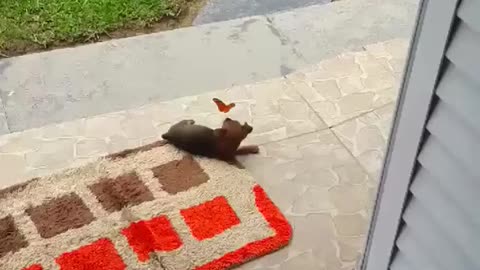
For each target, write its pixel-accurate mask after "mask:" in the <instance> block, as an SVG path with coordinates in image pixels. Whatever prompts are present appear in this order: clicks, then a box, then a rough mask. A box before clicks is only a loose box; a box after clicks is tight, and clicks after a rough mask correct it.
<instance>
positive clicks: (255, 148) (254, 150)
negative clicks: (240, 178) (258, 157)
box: [249, 145, 260, 154]
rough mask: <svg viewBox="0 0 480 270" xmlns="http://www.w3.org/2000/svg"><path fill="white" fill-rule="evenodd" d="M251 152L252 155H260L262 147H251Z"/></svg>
mask: <svg viewBox="0 0 480 270" xmlns="http://www.w3.org/2000/svg"><path fill="white" fill-rule="evenodd" d="M249 150H250V153H252V154H258V153H260V147H258V145H251V146H250V149H249Z"/></svg>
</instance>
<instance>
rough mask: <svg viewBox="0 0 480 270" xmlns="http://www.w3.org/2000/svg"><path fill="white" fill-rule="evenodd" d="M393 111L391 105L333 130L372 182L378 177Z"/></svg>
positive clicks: (393, 106)
mask: <svg viewBox="0 0 480 270" xmlns="http://www.w3.org/2000/svg"><path fill="white" fill-rule="evenodd" d="M394 111H395V104H394V103H391V104H389V105H387V106H385V107H382V108H379V109H377V110H375V111H373V112H370V113H367V114H365V115H362V116H360V117H358V118H355V119H352V120H349V121H347V122H345V123H343V124H341V125H338V126H336V127H334V128H333V132H335V134H336V135H337V136H338V137H339V139H340V141H342V143H343V144H344V145H345V146H346V147H347V148H348V149H349V150H350V152H351V153H352V154H353V156H355V158H357V159H358V161H359V162H360V164H361V165H362V166H363V167H364V168H365V170H366V171H367V172H368V173H369V174H370V176H371V179H372V180H376V179H378V177H379V173H380V170H381V168H382V162H383V158H384V153H385V150H386V146H387V142H388V138H389V134H390V129H391V125H392V120H393V114H394Z"/></svg>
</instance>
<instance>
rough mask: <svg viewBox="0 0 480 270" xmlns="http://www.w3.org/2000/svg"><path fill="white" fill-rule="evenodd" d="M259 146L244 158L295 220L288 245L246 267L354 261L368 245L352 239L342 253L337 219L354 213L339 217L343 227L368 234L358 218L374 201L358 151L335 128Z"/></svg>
mask: <svg viewBox="0 0 480 270" xmlns="http://www.w3.org/2000/svg"><path fill="white" fill-rule="evenodd" d="M260 150H261V152H260V154H259V155H255V156H247V157H242V159H241V161H242V163H243V164H244V165H245V167H246V168H247V170H249V171H250V172H251V173H252V175H253V177H254V178H255V179H256V180H257V181H258V182H259V183H260V184H261V185H262V186H263V187H264V188H265V190H266V191H267V193H268V194H269V196H270V197H271V198H272V200H273V201H274V202H275V204H276V205H278V206H279V207H280V208H281V210H282V211H283V213H285V215H286V216H287V219H288V220H289V221H290V222H291V224H292V226H293V239H292V243H291V244H290V245H289V246H288V247H287V248H286V249H284V250H282V251H280V252H278V253H274V254H272V255H268V256H265V257H263V258H260V259H257V260H255V261H254V262H251V263H249V264H246V265H244V266H242V267H241V269H293V268H291V267H293V266H295V267H297V268H298V269H307V270H308V269H342V267H343V266H345V265H352V266H353V265H354V264H355V260H352V257H354V256H355V255H356V254H357V253H359V252H361V248H363V246H358V245H355V243H351V242H348V241H347V243H344V244H343V246H342V247H343V249H344V251H343V255H342V253H340V252H337V247H340V243H339V242H338V240H337V239H338V237H339V235H338V233H337V231H338V230H337V229H336V224H335V217H337V216H340V217H344V216H347V217H350V216H353V217H354V218H351V220H353V221H355V222H353V223H352V224H351V225H350V226H347V225H345V221H344V219H342V220H340V221H337V223H339V224H337V226H342V227H340V228H341V229H342V230H341V232H342V233H347V234H355V236H356V237H362V236H363V235H365V234H366V230H367V228H366V227H365V223H362V222H361V221H363V220H360V221H359V222H356V221H357V220H356V219H355V218H356V217H357V216H362V217H363V216H365V215H366V214H367V212H368V208H369V207H371V204H369V203H368V202H369V200H370V197H369V196H370V193H369V192H370V189H369V185H370V184H369V183H370V181H369V179H368V175H367V174H366V173H365V171H364V170H363V169H362V168H361V167H360V165H359V164H358V163H357V161H356V160H355V159H354V158H353V156H352V155H351V154H350V153H349V152H348V150H347V149H346V148H345V147H344V146H343V145H342V144H341V143H340V141H339V140H338V139H337V138H336V136H335V135H334V134H333V133H332V132H331V131H330V130H323V131H318V132H314V133H310V134H306V135H302V136H298V137H294V138H289V139H286V140H282V141H279V142H273V143H268V144H265V145H263V146H262V147H261V149H260ZM337 219H338V218H337ZM357 240H359V239H357ZM360 240H361V239H360ZM344 242H345V241H344ZM312 256H313V258H315V259H314V260H311V258H312ZM289 267H290V268H289ZM299 267H301V268H299Z"/></svg>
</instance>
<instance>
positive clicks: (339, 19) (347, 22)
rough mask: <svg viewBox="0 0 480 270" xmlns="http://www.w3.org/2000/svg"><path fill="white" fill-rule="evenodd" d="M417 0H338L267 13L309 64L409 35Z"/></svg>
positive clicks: (413, 21) (413, 22)
mask: <svg viewBox="0 0 480 270" xmlns="http://www.w3.org/2000/svg"><path fill="white" fill-rule="evenodd" d="M418 2H419V0H341V1H336V2H333V3H330V4H328V5H316V6H310V7H306V8H301V9H296V10H292V11H288V12H284V13H278V14H273V15H269V16H268V17H269V18H270V20H271V21H272V23H273V25H274V27H275V28H276V29H277V30H278V31H279V32H280V34H281V35H282V36H284V37H285V38H286V39H287V40H288V41H289V42H292V43H293V44H294V46H295V48H296V50H297V51H298V52H299V53H300V54H301V55H302V56H303V57H305V59H307V61H308V62H309V63H317V62H318V61H320V60H323V59H325V58H327V57H331V56H334V55H337V54H339V53H341V52H342V51H345V50H346V51H352V50H357V49H361V48H362V46H364V45H366V44H370V43H376V42H379V41H384V40H388V39H393V38H410V37H411V35H412V30H413V26H414V24H415V18H416V13H417V6H418Z"/></svg>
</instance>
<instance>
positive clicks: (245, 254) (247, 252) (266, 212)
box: [195, 185, 292, 270]
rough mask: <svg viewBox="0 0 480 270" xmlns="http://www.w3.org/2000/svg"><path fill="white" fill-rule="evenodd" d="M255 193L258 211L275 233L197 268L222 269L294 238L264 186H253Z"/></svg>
mask: <svg viewBox="0 0 480 270" xmlns="http://www.w3.org/2000/svg"><path fill="white" fill-rule="evenodd" d="M253 192H254V193H255V204H256V206H257V209H258V211H259V212H260V213H261V214H262V215H263V217H264V218H265V220H266V221H267V222H268V223H269V225H270V227H271V228H272V229H273V230H274V231H275V235H274V236H272V237H269V238H266V239H263V240H260V241H256V242H253V243H249V244H247V245H245V246H244V247H242V248H240V249H238V250H236V251H233V252H230V253H227V254H226V255H224V256H223V257H221V258H219V259H216V260H214V261H211V262H209V263H207V264H204V265H202V266H200V267H197V268H196V269H195V270H222V269H227V268H229V267H232V266H235V265H239V264H242V263H245V262H247V261H250V260H252V259H255V258H257V257H260V256H263V255H266V254H268V253H271V252H273V251H276V250H278V249H280V248H281V247H284V246H286V245H287V244H288V243H289V242H290V239H291V238H292V227H291V226H290V224H289V223H288V221H287V220H286V219H285V217H284V216H283V214H282V213H281V212H280V210H279V209H278V208H277V207H276V206H275V204H273V202H272V201H271V200H270V198H268V195H267V194H266V193H265V191H264V190H263V188H262V187H260V186H259V185H256V186H255V187H254V188H253Z"/></svg>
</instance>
